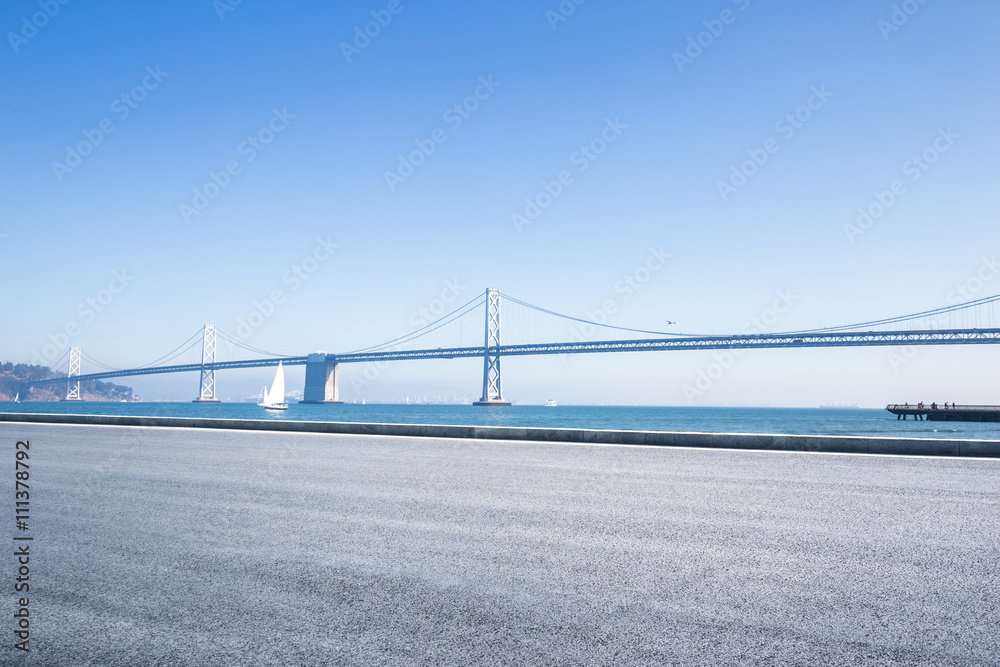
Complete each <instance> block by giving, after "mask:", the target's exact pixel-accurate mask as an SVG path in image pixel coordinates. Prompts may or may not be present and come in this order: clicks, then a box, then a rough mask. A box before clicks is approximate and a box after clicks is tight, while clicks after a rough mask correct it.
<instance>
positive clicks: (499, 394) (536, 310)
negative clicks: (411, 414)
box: [24, 289, 1000, 406]
mask: <svg viewBox="0 0 1000 667" xmlns="http://www.w3.org/2000/svg"><path fill="white" fill-rule="evenodd" d="M997 302H1000V294H998V295H994V296H990V297H985V298H982V299H977V300H974V301H968V302H965V303H961V304H955V305H950V306H945V307H942V308H936V309H932V310H926V311H922V312H918V313H912V314H909V315H902V316H898V317H890V318H885V319H880V320H872V321H867V322H860V323H856V324H850V325H843V326H835V327H827V328H822V329H810V330H804V331H791V332H783V333H742V334H734V335H696V334H684V333H676V332H665V331H653V330H643V329H633V328H627V327H620V326H613V325H610V324H608V323H606V322H597V321H594V320H588V319H584V318H578V317H573V316H570V315H564V314H561V313H557V312H555V311H552V310H548V309H546V308H541V307H539V306H535V305H532V304H530V303H527V302H526V301H522V300H519V299H515V298H513V297H511V296H507V295H501V293H500V291H499V290H497V289H488V290H486V291H485V292H484V293H482V294H479V295H477V296H476V297H475V298H473V299H472V300H470V301H468V302H467V303H465V304H463V305H461V306H459V307H458V308H456V309H454V310H452V311H451V312H449V313H448V314H446V315H443V316H441V317H439V318H438V319H436V320H434V321H433V322H430V323H428V324H426V325H424V326H422V327H420V328H418V329H416V330H414V331H411V332H409V333H407V334H404V335H401V336H398V337H396V338H394V339H392V340H389V341H386V342H384V343H381V344H379V345H375V346H372V347H368V348H364V349H360V350H354V351H351V352H346V353H328V352H314V353H311V354H307V355H301V356H292V355H282V354H277V353H273V352H267V351H265V350H261V349H258V348H256V347H253V346H250V345H249V344H247V343H246V342H245V341H244V340H241V339H240V338H239V337H236V336H232V335H230V334H227V333H225V332H224V331H222V330H220V329H218V328H217V327H216V326H214V325H211V324H206V325H205V326H204V327H203V328H202V329H199V330H198V331H197V332H195V334H193V335H192V336H191V337H190V338H188V340H187V341H185V342H184V343H181V345H179V346H178V347H177V348H175V349H174V350H172V351H171V352H169V353H167V354H166V355H164V356H162V357H160V358H159V359H156V360H154V361H152V362H150V363H148V364H145V365H143V366H139V367H136V368H124V369H123V368H114V367H111V366H108V365H106V364H103V363H101V362H99V361H98V360H96V359H93V358H92V357H90V356H88V355H86V354H85V353H83V352H82V350H81V348H79V347H73V348H70V349H69V350H68V351H67V352H66V353H65V354H64V355H63V359H66V368H67V370H66V374H65V375H64V376H60V377H56V378H50V379H45V380H36V381H33V382H26V383H25V385H24V386H26V387H30V386H41V385H51V384H58V383H65V384H66V400H70V401H72V400H81V399H82V394H81V391H80V387H81V383H84V382H88V381H92V380H105V379H110V378H122V377H131V376H142V375H156V374H163V373H185V372H192V373H198V374H199V375H200V384H199V393H198V397H197V398H196V399H195V402H203V403H217V402H220V401H219V399H218V398H217V397H216V373H217V372H218V371H224V370H231V369H240V368H259V367H265V366H277V365H278V364H279V363H281V364H284V365H285V366H305V367H306V378H305V390H304V392H303V400H302V401H301V402H302V403H320V404H321V403H327V404H336V403H342V401H341V400H340V392H339V381H338V367H339V366H340V364H348V363H355V364H356V363H365V362H391V361H412V360H420V359H428V360H429V359H463V358H477V357H478V358H482V360H483V388H482V396H481V398H480V400H478V401H476V402H475V404H476V405H487V406H489V405H509V404H510V403H509V402H508V401H507V400H505V398H504V394H503V383H502V374H501V367H500V360H501V358H502V357H514V356H529V355H556V354H594V353H607V352H668V351H681V350H720V349H754V348H756V349H773V348H810V347H879V346H911V345H984V344H996V343H1000V327H998V326H997V324H998V323H1000V317H998V314H997V313H996V312H995V310H994V306H995V304H997ZM501 313H504V318H503V327H501ZM484 322H485V326H484ZM540 322H547V323H548V325H549V326H548V332H549V335H550V338H549V341H550V342H542V343H538V342H530V339H531V338H532V337H534V336H537V335H538V332H539V331H541V330H545V329H546V327H545V326H541V327H540V326H539V324H540ZM553 323H556V324H557V325H558V327H557V329H558V331H556V330H554V329H553V328H552V324H553ZM501 332H503V334H504V336H503V339H502V337H501ZM623 334H629V335H631V336H633V337H630V338H623V337H621V336H622V335H623ZM637 334H641V335H642V336H643V337H641V338H636V337H634V336H635V335H637ZM611 336H613V337H611ZM476 338H478V340H475V339H476ZM510 338H514V339H515V340H514V342H510ZM560 339H562V340H561V341H560ZM456 340H457V342H456ZM553 340H556V341H560V342H551V341H553ZM479 341H482V342H481V343H480V342H479ZM505 341H506V342H505ZM435 342H436V343H446V344H443V345H441V344H439V345H437V346H434V345H433V343H435ZM220 347H227V348H228V349H229V350H230V355H231V356H245V357H249V358H242V359H229V360H224V359H221V358H219V354H218V352H219V350H220ZM198 352H200V357H201V358H200V360H199V361H193V362H191V363H171V362H176V361H177V359H178V357H181V356H183V355H184V354H190V353H198ZM252 355H256V356H252ZM67 357H68V359H67ZM61 361H62V359H61V360H60V362H61ZM83 361H87V363H88V364H90V365H92V366H94V367H96V368H98V369H100V370H98V371H97V372H92V373H86V374H84V373H82V372H81V371H82V366H83ZM60 368H61V366H60Z"/></svg>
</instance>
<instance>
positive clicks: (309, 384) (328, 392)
mask: <svg viewBox="0 0 1000 667" xmlns="http://www.w3.org/2000/svg"><path fill="white" fill-rule="evenodd" d="M299 403H313V404H316V403H319V404H326V405H338V404H340V403H343V401H342V400H340V386H339V384H338V383H337V362H328V361H327V360H326V352H315V353H313V354H310V355H309V358H308V359H306V386H305V390H304V391H303V392H302V400H301V401H299Z"/></svg>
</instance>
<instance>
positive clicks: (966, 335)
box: [26, 329, 1000, 386]
mask: <svg viewBox="0 0 1000 667" xmlns="http://www.w3.org/2000/svg"><path fill="white" fill-rule="evenodd" d="M997 343H1000V329H936V330H935V329H930V330H914V331H861V332H840V333H779V334H753V335H749V334H748V335H736V336H684V337H672V338H645V339H638V340H617V341H594V342H576V343H531V344H524V345H501V346H500V347H499V348H491V349H490V351H491V353H492V354H495V355H499V356H501V357H507V356H512V357H516V356H528V355H543V354H587V353H599V352H668V351H678V350H724V349H774V348H779V349H782V348H798V347H884V346H896V345H988V344H997ZM484 351H485V350H484V348H483V347H451V348H440V347H438V348H430V349H423V350H383V351H378V352H355V353H350V354H328V355H327V357H326V362H327V363H329V364H346V363H363V362H370V361H409V360H417V359H460V358H470V357H482V356H483V354H484ZM307 361H308V357H307V356H301V357H272V358H268V359H249V360H244V361H218V362H215V363H211V364H179V365H175V366H151V367H147V368H130V369H124V370H115V371H105V372H102V373H89V374H87V375H80V376H79V378H78V379H79V380H80V381H82V382H86V381H88V380H104V379H107V378H118V377H128V376H134V375H155V374H160V373H184V372H193V371H201V370H228V369H236V368H259V367H263V366H277V365H278V362H281V363H283V364H284V365H285V366H304V365H305V364H306V363H307ZM76 379H77V378H76V377H75V376H74V380H76ZM59 382H66V378H65V377H62V378H52V379H48V380H38V381H35V382H30V383H26V384H30V385H35V386H37V385H43V384H55V383H59Z"/></svg>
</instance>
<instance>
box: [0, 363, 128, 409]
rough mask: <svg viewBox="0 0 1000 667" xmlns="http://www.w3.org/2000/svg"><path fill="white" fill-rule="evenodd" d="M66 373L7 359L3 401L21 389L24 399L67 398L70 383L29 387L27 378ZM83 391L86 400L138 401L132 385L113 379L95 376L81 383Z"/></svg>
mask: <svg viewBox="0 0 1000 667" xmlns="http://www.w3.org/2000/svg"><path fill="white" fill-rule="evenodd" d="M58 377H62V378H64V377H66V374H65V373H54V372H53V371H52V369H51V368H49V367H48V366H32V365H29V364H13V363H11V362H9V361H8V362H6V363H4V364H3V365H2V366H0V401H13V400H14V396H16V395H17V394H18V393H19V392H20V394H21V400H22V401H61V400H62V399H64V398H66V385H65V384H62V383H57V384H47V385H42V386H41V387H32V388H31V390H30V391H29V390H28V389H26V388H25V387H24V383H25V382H32V381H35V380H48V379H50V378H58ZM80 393H81V394H82V396H83V400H85V401H138V400H139V397H138V396H136V395H135V394H134V393H132V387H126V386H123V385H119V384H114V383H113V382H101V381H100V380H91V381H90V382H84V383H82V384H81V385H80Z"/></svg>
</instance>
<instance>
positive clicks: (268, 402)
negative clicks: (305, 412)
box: [257, 361, 288, 410]
mask: <svg viewBox="0 0 1000 667" xmlns="http://www.w3.org/2000/svg"><path fill="white" fill-rule="evenodd" d="M257 405H259V406H261V407H264V408H270V409H274V410H287V409H288V405H287V404H286V403H285V369H284V367H282V365H281V362H280V361H279V362H278V370H277V371H276V372H275V373H274V382H272V383H271V388H270V389H268V388H267V385H265V386H264V388H263V389H261V391H260V403H258V404H257Z"/></svg>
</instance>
